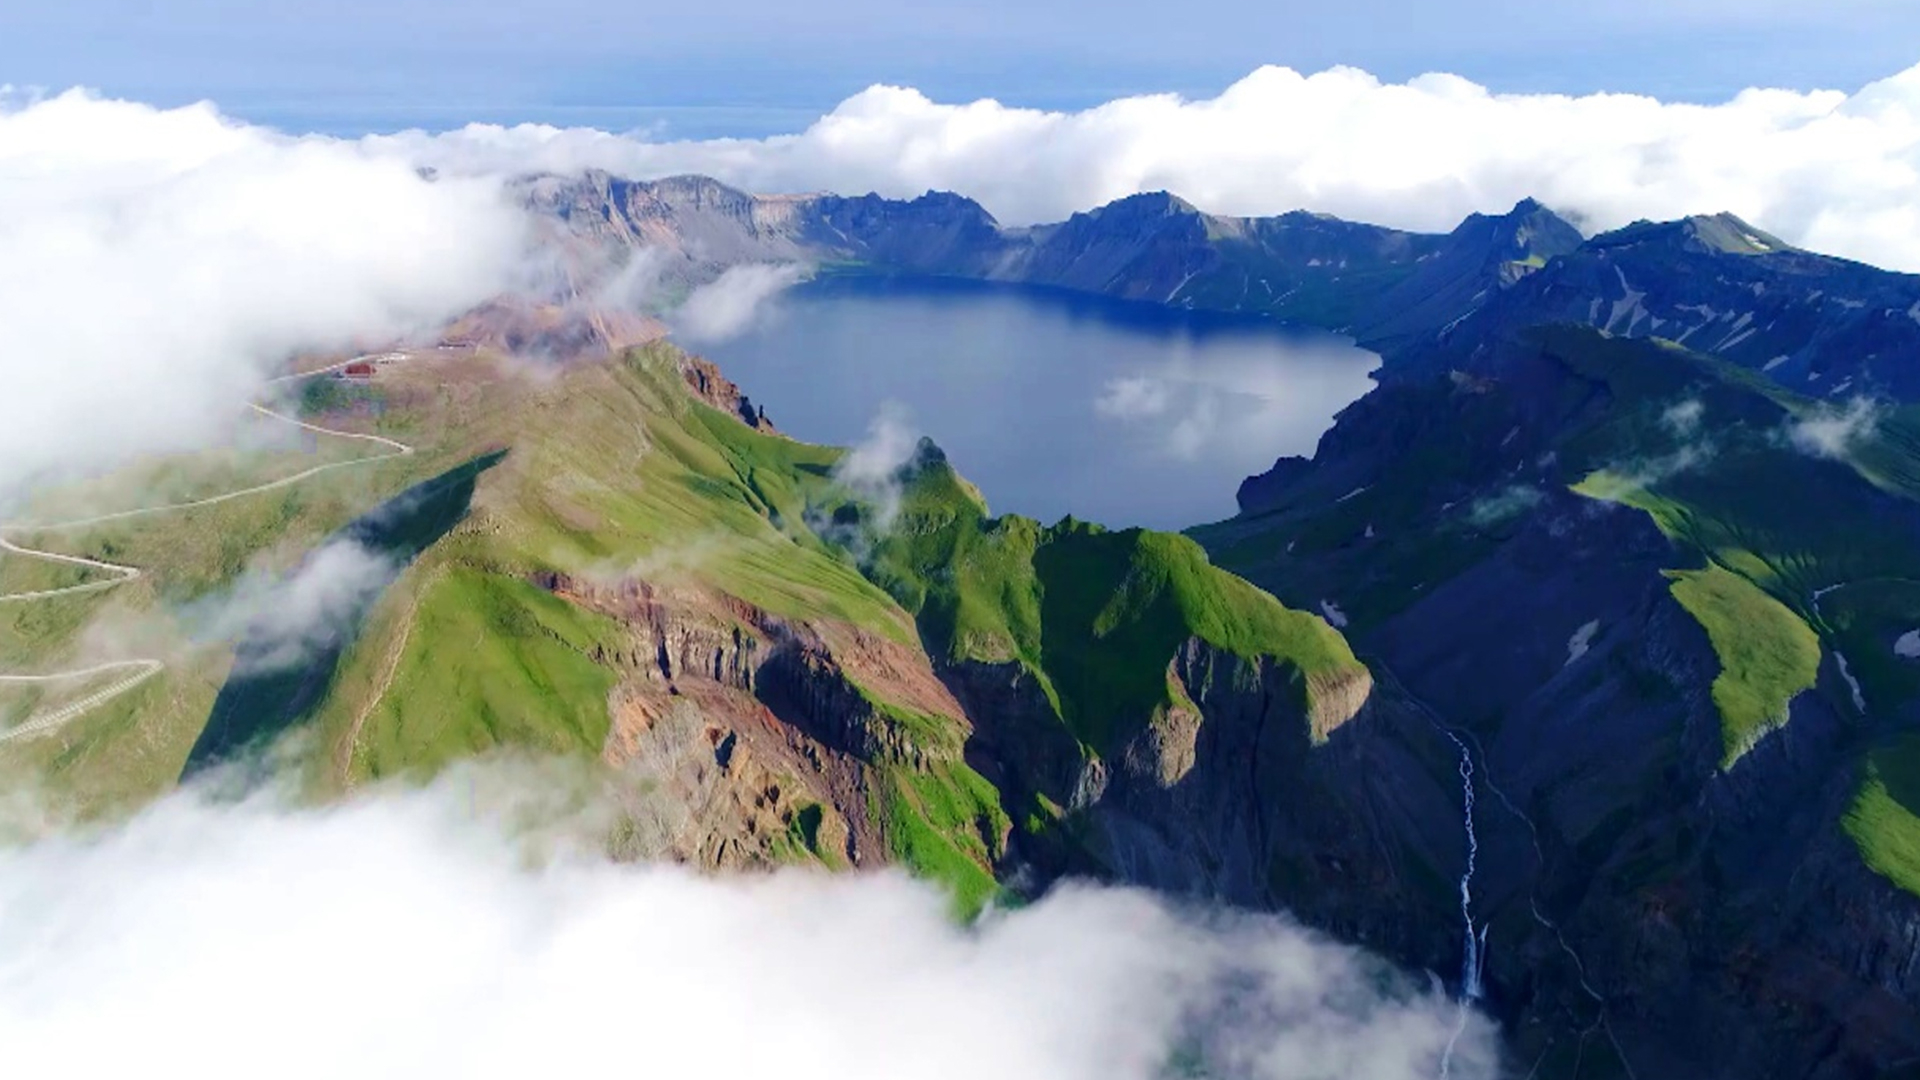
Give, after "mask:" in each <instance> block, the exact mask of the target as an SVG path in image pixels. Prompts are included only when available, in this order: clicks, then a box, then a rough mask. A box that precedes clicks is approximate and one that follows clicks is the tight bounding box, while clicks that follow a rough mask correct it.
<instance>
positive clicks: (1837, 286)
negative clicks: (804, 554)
mask: <svg viewBox="0 0 1920 1080" xmlns="http://www.w3.org/2000/svg"><path fill="white" fill-rule="evenodd" d="M520 196H521V198H522V199H523V200H524V201H525V202H526V204H527V205H528V206H529V207H531V208H532V209H534V210H535V211H536V212H537V213H539V214H540V215H542V216H543V217H544V218H546V219H549V220H552V221H555V222H557V223H559V224H560V225H561V226H562V229H563V231H564V233H565V234H566V235H567V236H568V237H569V238H570V239H571V240H573V241H575V242H576V243H577V245H578V246H579V247H580V248H582V249H584V250H585V251H589V252H591V253H592V254H593V259H592V260H590V261H591V262H594V263H597V264H599V265H601V266H605V265H607V264H618V263H619V262H621V261H623V260H624V259H625V258H626V257H627V255H626V253H627V252H628V251H630V250H632V249H637V248H644V249H647V250H648V251H650V252H653V253H655V254H661V253H665V255H666V256H667V258H666V265H665V267H664V268H663V272H664V273H665V274H666V275H667V276H668V277H669V279H671V280H673V281H676V282H679V283H682V284H685V283H697V282H700V281H705V280H710V279H711V278H712V277H714V276H716V275H717V274H718V273H719V272H720V271H721V270H723V269H724V268H726V267H728V266H733V265H737V264H740V263H750V262H805V263H810V264H814V265H817V266H820V267H823V268H827V269H830V270H838V271H841V272H847V271H864V272H881V273H886V272H892V273H911V274H930V275H943V276H954V277H964V278H977V279H983V280H993V281H1009V282H1021V283H1025V284H1031V285H1043V286H1050V287H1057V288H1065V289H1072V290H1076V291H1081V292H1089V293H1097V294H1100V295H1105V296H1112V297H1117V298H1121V299H1127V300H1140V301H1148V302H1152V303H1158V304H1169V305H1175V306H1181V307H1189V308H1198V309H1206V310H1217V311H1235V312H1251V313H1259V314H1263V315H1270V316H1272V317H1274V318H1276V319H1280V320H1284V321H1287V322H1291V323H1297V324H1303V325H1310V326H1316V327H1321V328H1324V329H1329V330H1337V331H1340V332H1342V333H1347V334H1351V335H1352V336H1353V337H1354V338H1355V339H1357V340H1358V341H1359V342H1360V343H1361V344H1362V345H1365V346H1367V347H1369V348H1372V349H1374V350H1375V351H1377V352H1379V353H1380V354H1381V355H1382V357H1383V358H1385V360H1386V361H1387V367H1386V370H1387V372H1388V373H1389V374H1391V373H1392V372H1394V371H1395V370H1396V368H1397V367H1398V363H1399V361H1401V360H1404V359H1411V358H1415V357H1418V358H1419V360H1420V361H1421V362H1424V363H1427V364H1430V365H1431V364H1439V363H1453V362H1456V361H1457V360H1458V359H1459V357H1460V356H1462V355H1463V354H1466V353H1470V352H1472V351H1473V350H1474V349H1476V348H1479V347H1480V346H1481V345H1482V343H1483V342H1484V341H1485V340H1486V338H1487V337H1488V335H1489V333H1490V332H1491V331H1492V330H1493V329H1494V328H1497V327H1502V326H1508V327H1511V326H1523V325H1537V324H1544V323H1550V322H1553V323H1577V324H1581V325H1586V326H1591V327H1595V328H1597V329H1600V330H1605V331H1607V332H1609V333H1613V334H1617V335H1620V336H1625V337H1662V338H1667V339H1670V340H1673V341H1676V342H1678V343H1680V344H1683V345H1686V346H1688V347H1690V348H1692V349H1695V350H1698V351H1700V352H1703V353H1707V354H1709V355H1713V356H1717V357H1721V358H1723V359H1726V360H1729V361H1731V362H1733V363H1736V364H1738V365H1740V366H1742V367H1746V368H1750V369H1754V370H1759V371H1764V372H1766V373H1767V374H1768V375H1770V376H1772V377H1773V378H1775V379H1776V380H1778V381H1781V382H1782V383H1784V384H1786V385H1790V386H1792V387H1793V388H1794V389H1796V390H1799V391H1801V392H1804V393H1808V394H1811V395H1813V396H1829V397H1831V396H1843V395H1846V394H1849V393H1855V394H1867V393H1872V394H1879V395H1883V396H1886V397H1890V398H1894V399H1898V400H1901V401H1911V400H1914V399H1916V398H1920V367H1917V366H1916V365H1914V364H1913V363H1911V357H1913V356H1914V355H1916V352H1920V276H1916V275H1912V274H1898V273H1892V272H1888V271H1884V270H1880V269H1877V268H1875V267H1871V266H1867V265H1865V264H1862V263H1855V262H1849V261H1847V260H1844V259H1836V258H1832V257H1828V256H1824V255H1817V254H1814V253H1811V252H1807V251H1802V250H1800V249H1797V248H1794V247H1793V246H1791V245H1789V244H1787V243H1785V242H1783V241H1781V240H1780V239H1778V238H1777V237H1774V236H1772V235H1770V234H1768V233H1766V232H1764V231H1762V230H1761V229H1759V228H1756V227H1754V226H1752V225H1749V224H1747V223H1746V222H1743V221H1741V220H1740V219H1739V218H1737V217H1735V216H1733V215H1731V214H1716V215H1710V216H1702V217H1691V218H1686V219H1683V220H1680V221H1673V222H1660V223H1656V222H1639V223H1636V224H1633V225H1629V226H1627V227H1625V228H1622V229H1617V230H1614V231H1612V232H1605V233H1601V234H1599V235H1597V236H1594V237H1591V238H1583V237H1582V235H1581V233H1580V231H1579V230H1578V229H1577V228H1575V227H1574V226H1573V225H1572V224H1571V223H1569V222H1568V221H1566V220H1565V219H1563V218H1561V217H1560V216H1559V215H1557V214H1555V213H1554V212H1553V211H1551V210H1549V209H1548V208H1546V207H1545V206H1542V205H1541V204H1540V203H1538V202H1536V201H1534V200H1531V199H1529V200H1524V201H1522V202H1521V203H1520V204H1518V205H1517V206H1515V207H1514V208H1513V209H1512V210H1510V211H1508V212H1507V213H1505V214H1501V215H1497V216H1489V215H1482V214H1475V215H1473V216H1471V217H1469V218H1467V219H1466V220H1465V221H1463V222H1461V224H1460V225H1459V226H1458V227H1457V228H1455V229H1454V230H1453V231H1452V232H1450V233H1447V234H1444V235H1436V234H1425V233H1413V232H1405V231H1402V230H1398V229H1389V228H1383V227H1380V226H1376V225H1366V224H1359V223H1355V222H1348V221H1342V220H1340V219H1338V218H1333V217H1329V216H1327V215H1324V214H1312V213H1307V212H1304V211H1296V212H1293V213H1287V214H1282V215H1279V216H1277V217H1267V218H1237V217H1224V216H1221V215H1216V214H1207V213H1204V212H1202V211H1200V210H1198V209H1196V208H1195V207H1194V206H1192V205H1191V204H1189V203H1187V202H1185V201H1184V200H1182V199H1180V198H1178V197H1176V196H1173V195H1170V194H1167V193H1164V192H1161V193H1153V194H1143V195H1134V196H1130V197H1127V198H1124V199H1120V200H1118V201H1115V202H1112V203H1109V204H1107V205H1106V206H1103V207H1100V208H1098V209H1095V210H1091V211H1088V212H1086V213H1082V214H1075V215H1074V216H1073V217H1071V218H1069V219H1068V220H1066V221H1063V222H1058V223H1055V224H1049V225H1039V226H1032V227H1025V228H1005V227H1002V226H1001V225H999V224H998V223H997V222H996V221H995V220H994V219H993V216H992V215H991V214H989V213H988V212H987V211H986V209H985V208H983V207H982V206H980V205H979V204H978V203H976V202H973V201H972V200H970V199H967V198H964V197H962V196H959V195H954V194H950V193H942V192H930V193H928V194H926V195H923V196H921V197H919V198H916V199H911V200H893V199H884V198H881V197H879V196H877V195H866V196H861V197H858V198H848V197H843V196H838V195H797V196H796V195H782V196H755V195H748V194H746V193H743V192H740V191H736V190H734V189H732V188H729V187H727V186H726V185H724V184H721V183H719V182H718V181H715V180H712V179H708V178H705V177H671V178H668V179H664V180H657V181H652V182H643V181H630V180H622V179H619V178H616V177H613V176H609V175H607V174H604V173H592V172H590V173H586V174H584V175H582V176H579V177H570V178H560V177H553V176H541V177H533V178H528V179H526V180H524V181H522V182H521V184H520Z"/></svg>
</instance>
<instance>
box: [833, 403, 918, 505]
mask: <svg viewBox="0 0 1920 1080" xmlns="http://www.w3.org/2000/svg"><path fill="white" fill-rule="evenodd" d="M919 447H920V432H919V431H918V430H917V429H916V428H915V427H914V425H913V417H912V414H911V413H910V412H909V411H908V409H907V407H906V406H905V405H902V404H901V403H900V402H897V401H886V402H882V403H881V405H880V411H879V412H878V413H876V414H875V415H874V418H873V422H872V423H870V424H868V425H867V437H866V438H864V439H862V440H860V442H859V443H858V444H857V445H855V446H853V447H851V448H849V449H848V450H847V454H846V456H845V457H843V458H841V459H840V461H839V462H838V463H837V464H835V465H834V467H833V478H834V480H835V481H836V482H838V483H839V484H841V485H842V486H843V487H845V488H846V489H847V490H849V491H851V492H853V494H854V495H855V496H856V497H858V498H859V499H860V500H861V501H863V502H865V503H867V504H868V505H869V506H871V507H873V515H874V517H873V522H872V524H873V525H874V527H875V528H878V529H880V530H881V531H883V532H884V531H885V530H887V529H890V528H892V527H893V519H894V518H895V517H897V516H899V513H900V500H901V498H902V497H903V496H904V495H905V491H904V486H903V479H902V475H901V471H902V470H904V469H905V468H906V467H907V466H908V465H910V464H912V462H913V458H914V454H915V453H916V452H917V451H918V450H919Z"/></svg>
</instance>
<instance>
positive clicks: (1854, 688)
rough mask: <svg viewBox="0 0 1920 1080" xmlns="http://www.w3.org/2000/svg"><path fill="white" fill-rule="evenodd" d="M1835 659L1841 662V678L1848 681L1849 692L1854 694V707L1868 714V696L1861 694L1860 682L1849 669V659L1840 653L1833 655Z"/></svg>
mask: <svg viewBox="0 0 1920 1080" xmlns="http://www.w3.org/2000/svg"><path fill="white" fill-rule="evenodd" d="M1833 658H1834V659H1835V660H1838V661H1839V662H1840V677H1841V678H1843V679H1845V680H1847V690H1848V691H1849V692H1851V693H1852V694H1853V707H1854V708H1856V709H1859V710H1860V711H1861V712H1866V711H1867V699H1866V695H1864V694H1862V693H1861V692H1860V680H1859V679H1856V678H1854V677H1853V672H1852V671H1851V670H1849V669H1848V667H1847V658H1846V657H1844V656H1842V655H1840V654H1839V653H1838V652H1835V653H1834V654H1833Z"/></svg>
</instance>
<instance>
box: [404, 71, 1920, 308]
mask: <svg viewBox="0 0 1920 1080" xmlns="http://www.w3.org/2000/svg"><path fill="white" fill-rule="evenodd" d="M371 144H372V145H377V146H380V147H383V148H389V149H392V148H399V149H402V150H404V152H406V153H409V154H415V155H418V156H420V157H421V158H422V159H423V160H428V161H431V162H433V163H435V164H438V165H441V166H443V167H447V168H450V169H454V170H457V171H468V172H476V171H477V172H483V173H492V172H498V171H500V170H503V169H515V170H523V169H547V170H553V171H559V172H570V171H575V170H578V169H580V168H583V167H587V166H594V167H600V168H605V169H608V170H610V171H613V172H616V173H623V174H627V175H632V176H640V177H647V176H660V175H666V174H670V173H683V172H698V173H707V174H710V175H713V176H716V177H719V178H720V179H723V180H726V181H728V182H730V183H734V184H737V185H740V186H742V187H745V188H748V189H750V190H756V191H813V190H832V191H839V192H845V193H861V192H865V191H868V190H874V191H878V192H880V193H881V194H883V195H890V196H895V197H906V196H912V195H917V194H919V193H921V192H922V191H925V190H927V189H929V188H939V189H947V190H954V191H959V192H961V193H963V194H968V195H972V196H974V197H975V198H978V199H980V200H981V201H982V202H983V203H985V204H986V206H987V208H988V209H989V210H991V211H992V212H993V213H995V214H996V215H998V216H1000V217H1001V218H1002V219H1003V220H1004V221H1006V222H1008V223H1010V224H1026V223H1032V222H1039V221H1050V220H1056V219H1059V218H1062V217H1065V216H1066V215H1068V214H1070V213H1072V212H1074V211H1077V210H1084V209H1087V208H1089V207H1092V206H1096V205H1099V204H1101V203H1104V202H1107V201H1110V200H1112V199H1115V198H1118V197H1121V196H1124V195H1128V194H1131V193H1134V192H1138V191H1148V190H1155V189H1159V188H1167V189H1171V190H1173V191H1176V192H1178V193H1179V194H1181V195H1183V196H1185V197H1187V198H1188V199H1191V200H1193V201H1194V202H1196V203H1197V204H1199V205H1201V206H1203V207H1205V208H1207V209H1209V210H1213V211H1216V212H1220V213H1228V214H1273V213H1279V212H1282V211H1286V210H1292V209H1299V208H1306V209H1311V210H1316V211H1323V212H1327V213H1333V214H1338V215H1340V216H1342V217H1347V218H1353V219H1358V220H1362V221H1373V222H1379V223H1381V224H1387V225H1395V226H1400V227H1404V228H1416V229H1427V230H1444V229H1450V228H1452V227H1453V226H1454V225H1455V224H1457V223H1458V222H1459V220H1460V219H1461V218H1462V217H1464V216H1465V215H1466V214H1467V213H1469V212H1471V211H1476V210H1478V211H1494V210H1505V209H1506V208H1507V207H1508V206H1510V205H1512V204H1513V203H1514V202H1516V201H1518V200H1519V199H1521V198H1523V197H1526V196H1535V197H1538V198H1540V199H1542V200H1544V201H1545V202H1546V203H1548V204H1549V205H1551V206H1554V207H1556V208H1558V209H1561V210H1563V211H1565V212H1568V213H1571V214H1575V215H1578V216H1579V217H1580V218H1581V219H1582V220H1583V221H1585V222H1586V223H1587V225H1588V226H1589V227H1593V228H1612V227H1616V226H1620V225H1624V224H1627V223H1628V222H1630V221H1633V220H1635V219H1637V218H1642V217H1645V218H1656V219H1660V218H1674V217H1680V216H1683V215H1686V214H1693V213H1705V212H1717V211H1722V210H1727V211H1732V212H1734V213H1736V214H1739V215H1741V216H1742V217H1745V218H1747V219H1748V220H1750V221H1752V222H1754V223H1755V224H1758V225H1760V226H1763V227H1765V228H1767V229H1769V230H1770V231H1773V232H1775V233H1778V234H1779V235H1781V236H1782V237H1784V238H1785V239H1787V240H1789V241H1791V242H1794V243H1797V244H1801V245H1804V246H1807V247H1810V248H1813V249H1815V250H1820V251H1827V252H1832V253H1834V254H1839V255H1846V256H1850V257H1853V258H1858V259H1865V260H1868V261H1871V262H1876V263H1879V264H1882V265H1885V266H1889V267H1893V268H1896V269H1905V270H1920V207H1916V206H1915V205H1914V203H1913V200H1912V198H1911V194H1912V191H1913V190H1914V188H1915V186H1916V185H1917V184H1920V67H1915V68H1913V69H1910V70H1908V71H1906V72H1903V73H1901V74H1899V75H1895V76H1893V77H1892V78H1889V79H1885V80H1883V81H1881V82H1878V83H1874V84H1872V85H1870V86H1868V87H1865V88H1863V89H1861V90H1860V91H1859V92H1857V93H1855V94H1852V95H1848V94H1846V93H1842V92H1839V91H1830V90H1827V91H1811V92H1805V93H1801V92H1795V91H1786V90H1761V89H1754V90H1747V91H1744V92H1742V93H1740V94H1739V95H1737V96H1736V97H1734V98H1732V99H1731V100H1728V101H1725V102H1722V103H1719V104H1715V105H1694V104H1683V103H1667V102H1662V101H1659V100H1656V99H1654V98H1651V97H1645V96H1638V95H1630V94H1589V95H1585V96H1581V97H1570V96H1564V95H1557V94H1496V93H1493V92H1491V91H1489V90H1487V89H1486V88H1485V87H1482V86H1479V85H1477V84H1475V83H1472V82H1469V81H1467V80H1466V79H1462V78H1459V77H1457V76H1453V75H1444V74H1430V75H1422V76H1420V77H1418V78H1415V79H1411V80H1409V81H1407V82H1405V83H1382V82H1381V81H1380V80H1378V79H1376V78H1375V77H1373V76H1372V75H1369V74H1367V73H1366V72H1364V71H1359V70H1356V69H1353V68H1333V69H1330V70H1327V71H1322V72H1319V73H1317V74H1312V75H1303V74H1301V73H1299V72H1296V71H1293V70H1291V69H1289V68H1284V67H1263V68H1260V69H1259V70H1257V71H1255V72H1254V73H1252V74H1251V75H1248V76H1247V77H1246V78H1244V79H1242V80H1240V81H1239V82H1237V83H1235V84H1234V85H1232V86H1230V87H1228V88H1227V89H1226V90H1225V91H1223V92H1222V93H1221V94H1220V95H1219V96H1217V97H1213V98H1207V99H1200V100H1187V99H1183V98H1181V97H1178V96H1175V95H1171V94H1157V95H1147V96H1139V97H1129V98H1121V99H1117V100H1114V101H1109V102H1107V103H1106V104H1103V105H1100V106H1097V107H1095V108H1090V109H1086V110H1084V111H1081V112H1049V111H1043V110H1037V109H1023V108H1015V107H1011V106H1007V105H1003V104H1001V103H999V102H996V101H992V100H980V101H974V102H970V103H967V104H949V103H942V102H935V101H932V100H930V99H929V98H927V97H926V96H925V95H924V94H922V93H920V92H919V91H917V90H913V89H908V88H904V87H895V86H874V87H871V88H869V89H867V90H864V91H862V92H860V93H858V94H856V95H854V96H853V97H850V98H848V99H847V100H846V101H844V102H842V103H841V104H840V105H839V106H838V107H837V108H835V109H834V110H833V111H832V112H831V113H829V114H828V115H826V116H824V117H821V118H820V119H819V120H818V121H816V122H815V123H813V124H812V125H811V126H809V127H808V128H807V129H806V130H805V131H804V132H801V133H799V134H795V135H783V136H777V137H773V138H768V139H759V140H751V139H718V140H711V141H702V142H647V141H644V139H641V138H630V137H624V136H617V135H610V134H608V133H606V132H601V131H594V130H591V129H577V128H572V129H563V128H554V127H549V126H542V125H522V126H517V127H512V128H502V127H499V126H493V125H471V126H468V127H466V128H463V129H460V130H458V131H454V132H449V133H446V134H442V135H426V134H423V133H419V132H409V133H404V134H401V135H397V136H390V137H384V138H379V139H375V140H372V141H371ZM1009 162H1018V163H1019V167H1018V168H1009V167H1008V163H1009Z"/></svg>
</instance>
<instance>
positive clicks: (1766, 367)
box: [1760, 356, 1787, 371]
mask: <svg viewBox="0 0 1920 1080" xmlns="http://www.w3.org/2000/svg"><path fill="white" fill-rule="evenodd" d="M1786 362H1787V358H1786V357H1785V356H1776V357H1774V358H1773V359H1771V360H1769V361H1767V362H1766V363H1764V364H1761V365H1760V370H1761V371H1772V370H1773V369H1774V368H1777V367H1779V366H1780V365H1781V364H1784V363H1786Z"/></svg>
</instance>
